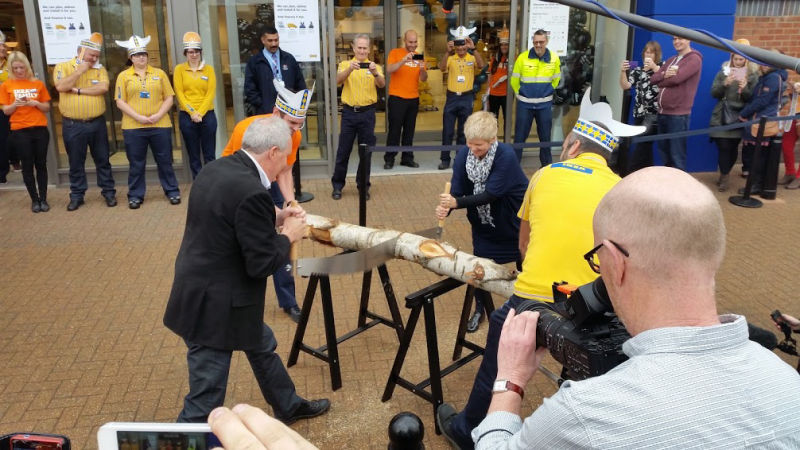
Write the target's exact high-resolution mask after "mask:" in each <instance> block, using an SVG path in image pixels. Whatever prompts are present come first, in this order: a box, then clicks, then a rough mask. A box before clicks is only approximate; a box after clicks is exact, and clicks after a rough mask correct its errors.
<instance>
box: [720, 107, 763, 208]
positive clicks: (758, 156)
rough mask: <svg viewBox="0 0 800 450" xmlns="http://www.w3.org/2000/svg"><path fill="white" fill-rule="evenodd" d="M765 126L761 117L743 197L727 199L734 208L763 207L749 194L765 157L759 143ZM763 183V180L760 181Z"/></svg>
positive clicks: (759, 201) (737, 196)
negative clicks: (751, 167) (751, 165)
mask: <svg viewBox="0 0 800 450" xmlns="http://www.w3.org/2000/svg"><path fill="white" fill-rule="evenodd" d="M766 125H767V118H766V117H762V118H761V120H760V121H759V122H758V136H756V146H757V150H758V151H756V152H755V155H753V170H751V171H750V174H749V175H748V176H747V183H745V186H744V194H743V195H733V196H731V197H729V198H728V201H730V202H731V203H733V204H734V205H736V206H741V207H743V208H761V207H762V206H764V203H763V202H762V201H761V200H757V199H754V198H752V197H750V193H751V192H752V191H753V183H754V179H755V177H757V176H760V174H757V172H760V171H761V170H756V169H760V168H761V167H762V164H763V162H764V157H765V155H764V154H763V153H764V152H763V151H760V150H761V148H760V147H761V141H762V140H763V139H764V127H765V126H766ZM762 181H763V180H762Z"/></svg>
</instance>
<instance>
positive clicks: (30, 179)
mask: <svg viewBox="0 0 800 450" xmlns="http://www.w3.org/2000/svg"><path fill="white" fill-rule="evenodd" d="M8 67H9V69H11V74H10V75H9V77H8V79H7V80H6V81H5V82H4V83H3V84H0V105H3V114H5V115H6V116H9V122H10V125H11V134H10V135H9V137H8V146H9V147H10V148H12V149H14V151H15V152H16V154H17V155H18V156H19V159H20V161H21V162H22V181H24V182H25V187H26V188H27V189H28V195H30V196H31V211H33V212H35V213H38V212H47V211H50V205H49V204H47V144H48V143H49V142H50V132H49V131H47V116H45V113H46V112H48V111H50V94H49V93H48V92H47V87H45V85H44V83H42V81H41V80H38V79H36V77H34V76H33V70H32V69H31V63H30V62H28V58H27V57H26V56H25V54H23V53H22V52H11V54H10V55H9V56H8ZM34 169H36V175H35V176H34ZM37 187H38V190H37Z"/></svg>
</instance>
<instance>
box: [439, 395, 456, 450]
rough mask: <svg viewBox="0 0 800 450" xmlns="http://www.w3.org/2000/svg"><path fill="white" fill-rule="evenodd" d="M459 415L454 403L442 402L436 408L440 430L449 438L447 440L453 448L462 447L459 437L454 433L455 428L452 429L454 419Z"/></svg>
mask: <svg viewBox="0 0 800 450" xmlns="http://www.w3.org/2000/svg"><path fill="white" fill-rule="evenodd" d="M456 415H458V413H457V412H456V410H455V408H453V405H450V404H449V403H442V404H441V405H439V407H438V408H436V423H437V424H439V430H441V432H442V436H444V437H445V439H447V442H449V443H450V446H451V447H452V448H461V445H459V443H458V439H457V438H456V436H455V434H453V430H452V429H451V425H452V422H453V419H454V418H455V417H456Z"/></svg>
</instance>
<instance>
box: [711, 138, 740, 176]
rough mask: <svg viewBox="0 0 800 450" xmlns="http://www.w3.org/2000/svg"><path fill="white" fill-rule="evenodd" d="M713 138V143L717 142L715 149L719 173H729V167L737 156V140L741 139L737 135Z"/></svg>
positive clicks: (730, 167) (731, 166) (734, 162)
mask: <svg viewBox="0 0 800 450" xmlns="http://www.w3.org/2000/svg"><path fill="white" fill-rule="evenodd" d="M713 139H714V143H715V144H717V149H719V157H718V158H717V162H718V164H719V173H721V174H722V175H727V174H729V173H731V169H732V168H733V165H734V164H736V159H737V158H738V157H739V141H741V140H742V139H741V138H738V137H737V138H713Z"/></svg>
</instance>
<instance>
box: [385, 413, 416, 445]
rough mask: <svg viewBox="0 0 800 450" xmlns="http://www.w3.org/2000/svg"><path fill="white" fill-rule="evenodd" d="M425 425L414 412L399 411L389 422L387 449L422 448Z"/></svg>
mask: <svg viewBox="0 0 800 450" xmlns="http://www.w3.org/2000/svg"><path fill="white" fill-rule="evenodd" d="M424 437H425V425H423V424H422V420H420V418H419V417H417V415H416V414H414V413H410V412H401V413H399V414H396V415H395V416H394V417H392V420H391V421H390V422H389V447H388V448H389V450H423V449H424V448H425V444H423V443H422V439H423V438H424Z"/></svg>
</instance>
